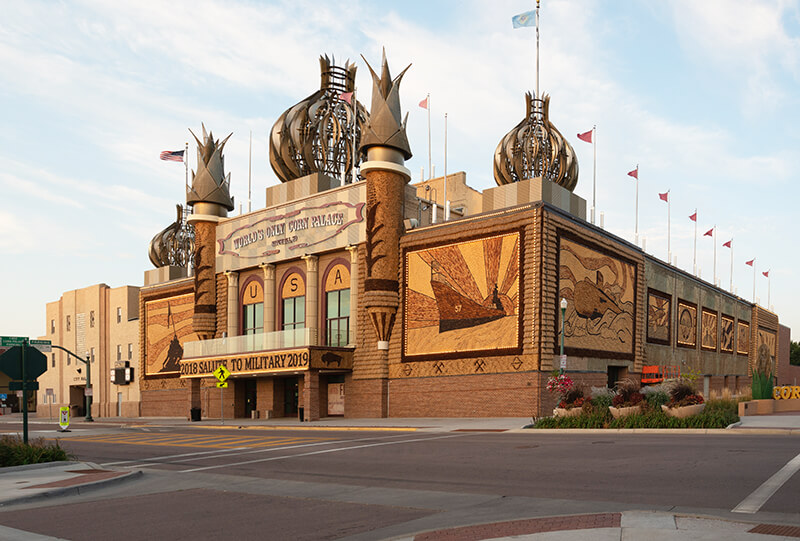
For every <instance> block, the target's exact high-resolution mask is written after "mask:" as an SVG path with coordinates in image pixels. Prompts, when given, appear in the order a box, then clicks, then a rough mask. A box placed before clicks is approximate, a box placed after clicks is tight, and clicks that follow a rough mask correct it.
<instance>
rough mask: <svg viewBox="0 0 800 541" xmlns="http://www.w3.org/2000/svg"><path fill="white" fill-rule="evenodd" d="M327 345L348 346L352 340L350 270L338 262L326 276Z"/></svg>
mask: <svg viewBox="0 0 800 541" xmlns="http://www.w3.org/2000/svg"><path fill="white" fill-rule="evenodd" d="M325 306H326V309H325V337H326V345H329V346H346V345H347V343H348V342H349V341H350V270H349V269H348V268H347V267H346V266H345V265H344V264H342V263H337V264H336V265H334V266H333V267H331V269H330V270H329V271H328V273H327V275H326V278H325Z"/></svg>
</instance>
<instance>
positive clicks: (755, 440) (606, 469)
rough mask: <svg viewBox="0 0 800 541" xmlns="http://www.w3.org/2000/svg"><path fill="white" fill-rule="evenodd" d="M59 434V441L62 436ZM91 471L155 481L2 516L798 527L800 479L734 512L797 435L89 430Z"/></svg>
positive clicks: (300, 524) (330, 526)
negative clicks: (573, 517) (642, 521)
mask: <svg viewBox="0 0 800 541" xmlns="http://www.w3.org/2000/svg"><path fill="white" fill-rule="evenodd" d="M54 435H59V434H54ZM59 436H63V437H61V443H62V445H63V446H64V447H65V448H66V449H68V450H69V451H70V452H72V453H74V454H75V455H76V456H77V458H78V459H79V460H82V461H88V462H94V463H97V464H98V465H100V466H102V467H108V468H115V469H117V468H134V469H141V470H143V471H144V475H143V476H141V477H138V478H136V479H134V480H131V481H126V482H125V483H121V484H119V485H113V486H109V487H104V488H100V489H97V490H94V491H90V492H86V493H84V494H80V495H75V496H69V497H60V498H53V499H49V500H45V501H37V502H33V503H29V504H25V505H16V506H13V508H12V509H9V510H6V511H0V524H2V525H5V526H9V527H12V528H17V529H20V530H25V531H30V532H36V533H40V534H44V535H50V536H58V537H62V538H67V539H107V538H111V537H113V538H115V539H141V538H143V537H156V538H170V539H184V538H185V539H189V538H193V539H196V538H210V537H211V536H217V535H220V536H224V537H234V536H235V537H239V538H242V539H286V538H293V539H338V538H349V539H385V538H391V537H395V536H399V535H408V534H409V533H413V532H418V531H424V530H429V529H432V528H441V527H452V526H458V525H462V524H476V523H481V522H492V521H499V520H512V519H520V518H531V517H539V516H550V515H565V514H573V513H575V514H577V513H602V512H617V511H623V510H631V509H639V510H676V509H677V510H684V511H687V512H694V513H698V514H703V515H713V516H720V517H724V518H728V519H731V517H733V519H739V520H761V521H765V520H769V521H771V522H774V523H783V524H792V525H800V513H799V512H798V507H797V502H798V501H800V476H797V475H791V476H790V477H789V478H788V480H786V481H785V483H783V484H782V485H781V486H780V487H779V488H777V491H775V492H774V494H772V495H770V496H768V497H766V498H762V499H763V501H759V502H758V503H757V504H756V505H757V507H758V508H757V509H756V512H755V513H747V514H742V513H732V511H733V510H734V509H735V508H737V506H739V505H740V504H741V503H742V502H743V501H745V500H746V499H747V498H748V497H749V496H751V495H752V494H753V493H754V491H756V489H758V488H759V487H760V486H761V485H762V484H764V482H765V481H767V480H768V479H770V478H771V477H772V476H773V475H774V474H775V473H776V472H778V471H779V470H781V468H783V467H784V466H785V465H786V464H787V463H788V462H789V461H791V460H792V459H794V458H795V457H796V456H797V455H798V453H800V440H798V439H797V438H796V437H792V436H784V435H763V434H761V435H746V434H731V435H728V434H721V435H710V434H709V435H684V434H620V433H615V432H610V433H609V434H574V433H569V434H543V433H537V432H536V431H532V430H530V431H524V432H521V433H516V432H515V433H512V432H501V433H498V432H476V431H447V432H445V431H440V432H430V431H396V430H395V431H387V430H383V431H382V430H375V431H368V430H350V431H344V430H300V429H298V430H265V429H263V428H261V429H259V428H249V429H237V428H235V427H230V428H226V427H219V426H217V427H214V428H211V427H193V426H191V425H183V426H145V425H138V426H137V425H134V426H130V427H111V426H110V425H106V426H101V425H95V426H91V425H88V424H84V425H81V428H80V429H76V430H75V431H73V432H71V433H69V434H63V435H59Z"/></svg>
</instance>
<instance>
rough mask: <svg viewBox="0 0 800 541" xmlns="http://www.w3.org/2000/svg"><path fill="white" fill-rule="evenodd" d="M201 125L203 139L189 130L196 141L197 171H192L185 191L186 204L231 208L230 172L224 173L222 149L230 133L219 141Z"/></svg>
mask: <svg viewBox="0 0 800 541" xmlns="http://www.w3.org/2000/svg"><path fill="white" fill-rule="evenodd" d="M202 126H203V141H202V142H200V139H198V138H197V136H196V135H195V134H194V132H192V130H189V133H191V134H192V137H194V140H195V141H197V173H196V174H195V172H194V171H192V187H191V188H189V190H188V191H187V192H186V204H187V205H192V206H194V205H195V204H196V203H214V204H217V205H219V206H221V207H225V208H226V209H228V210H229V211H230V210H233V197H231V192H230V187H231V174H230V173H228V174H227V175H225V158H223V157H222V149H223V148H225V143H227V142H228V139H230V137H231V135H233V134H230V135H228V137H226V138H225V139H223V140H222V142H221V143H220V141H219V140H214V134H213V133H211V132H208V133H206V127H205V125H202Z"/></svg>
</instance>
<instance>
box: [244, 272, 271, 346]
mask: <svg viewBox="0 0 800 541" xmlns="http://www.w3.org/2000/svg"><path fill="white" fill-rule="evenodd" d="M270 330H271V329H270ZM263 332H264V288H263V287H262V285H261V283H260V282H259V281H258V280H256V279H252V280H250V281H248V282H245V286H244V290H243V291H242V334H261V333H263Z"/></svg>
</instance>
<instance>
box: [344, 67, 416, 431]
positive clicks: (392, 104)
mask: <svg viewBox="0 0 800 541" xmlns="http://www.w3.org/2000/svg"><path fill="white" fill-rule="evenodd" d="M364 61H365V62H366V59H364ZM367 67H368V68H369V71H370V74H371V75H372V83H373V86H372V106H371V111H370V115H369V121H368V123H367V126H366V129H365V130H364V133H363V134H362V139H361V152H362V154H366V161H365V162H363V163H362V164H361V174H362V175H364V177H366V183H367V240H366V246H365V252H366V253H365V269H366V277H365V280H364V298H363V303H364V306H365V308H366V310H367V313H368V315H369V319H370V321H371V322H372V326H373V328H374V329H375V338H376V342H374V345H372V344H370V343H369V342H367V345H366V350H367V353H366V355H367V358H366V359H364V363H363V365H362V368H363V370H361V374H358V375H357V374H355V373H354V377H369V378H370V379H375V380H377V381H379V382H380V383H381V385H380V389H381V390H380V394H381V406H380V412H375V413H379V414H380V415H381V416H386V415H387V414H388V411H387V408H388V404H387V400H386V398H387V396H388V394H387V386H388V376H389V365H388V350H389V341H390V339H391V336H392V327H393V326H394V321H395V316H396V314H397V308H398V306H399V300H400V296H399V290H400V287H399V277H400V254H399V252H400V249H399V243H400V236H401V234H402V233H403V207H404V204H403V203H404V201H405V188H406V184H407V183H408V181H409V180H410V179H411V172H410V171H409V170H408V169H406V168H405V166H404V163H405V160H407V159H409V158H411V149H410V148H409V145H408V138H407V137H406V121H407V120H408V115H406V118H405V119H401V112H400V94H399V91H400V80H401V79H402V78H403V75H404V74H405V72H406V70H408V68H406V69H405V70H403V71H402V72H401V73H400V75H398V76H397V77H396V78H394V79H392V77H391V75H390V74H389V65H388V64H387V62H386V53H385V51H384V54H383V59H382V65H381V74H380V76H378V74H377V73H375V71H374V70H373V69H372V66H370V65H369V63H367ZM409 67H410V65H409ZM373 347H374V348H375V349H372V348H373Z"/></svg>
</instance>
